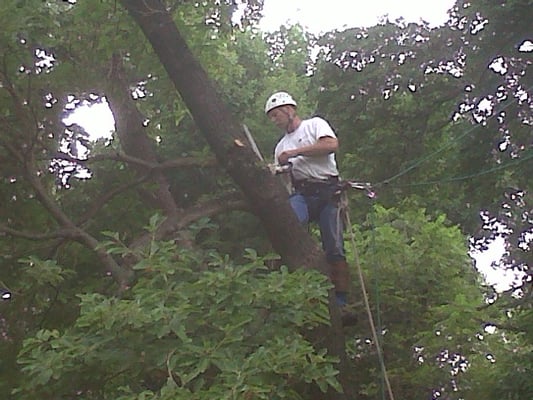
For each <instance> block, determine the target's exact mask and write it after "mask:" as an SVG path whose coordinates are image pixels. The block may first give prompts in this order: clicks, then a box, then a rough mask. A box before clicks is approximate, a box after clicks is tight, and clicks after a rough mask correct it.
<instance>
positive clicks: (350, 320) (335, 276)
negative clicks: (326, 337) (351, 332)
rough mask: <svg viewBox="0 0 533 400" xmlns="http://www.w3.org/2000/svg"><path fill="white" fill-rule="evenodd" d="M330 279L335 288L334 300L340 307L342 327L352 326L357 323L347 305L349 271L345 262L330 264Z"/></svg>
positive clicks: (355, 316)
mask: <svg viewBox="0 0 533 400" xmlns="http://www.w3.org/2000/svg"><path fill="white" fill-rule="evenodd" d="M330 266H331V269H330V279H331V282H332V283H333V286H334V287H335V299H336V300H337V304H338V305H339V307H340V312H341V321H342V325H343V326H353V325H355V323H356V322H357V315H356V314H355V312H354V310H353V309H352V308H351V307H350V306H349V305H348V291H349V287H350V271H349V267H348V263H347V262H346V260H339V261H335V262H332V263H330Z"/></svg>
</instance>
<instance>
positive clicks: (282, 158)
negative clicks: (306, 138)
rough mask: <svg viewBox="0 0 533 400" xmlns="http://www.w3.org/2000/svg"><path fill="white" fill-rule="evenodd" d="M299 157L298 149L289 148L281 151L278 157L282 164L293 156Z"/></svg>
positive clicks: (286, 162)
mask: <svg viewBox="0 0 533 400" xmlns="http://www.w3.org/2000/svg"><path fill="white" fill-rule="evenodd" d="M294 157H298V150H287V151H284V152H283V153H281V154H280V155H279V157H278V163H279V164H280V165H286V164H288V163H289V160H290V159H291V158H294Z"/></svg>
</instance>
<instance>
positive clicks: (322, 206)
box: [289, 184, 345, 263]
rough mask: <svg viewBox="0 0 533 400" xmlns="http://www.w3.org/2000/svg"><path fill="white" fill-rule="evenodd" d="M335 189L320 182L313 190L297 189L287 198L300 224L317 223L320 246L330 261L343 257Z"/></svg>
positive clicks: (341, 227) (339, 216)
mask: <svg viewBox="0 0 533 400" xmlns="http://www.w3.org/2000/svg"><path fill="white" fill-rule="evenodd" d="M335 191H336V187H335V185H328V184H320V185H317V186H316V189H315V188H313V190H309V191H308V190H305V191H298V190H297V191H296V193H294V194H293V195H292V196H290V198H289V201H290V204H291V206H292V209H293V210H294V212H295V213H296V216H297V217H298V220H299V221H300V222H301V223H302V224H308V223H309V222H317V223H318V226H319V228H320V239H321V242H322V248H323V249H324V252H325V253H326V258H327V260H328V262H330V263H332V262H335V261H340V260H344V259H345V255H344V238H343V234H342V233H343V224H342V218H341V215H340V208H339V204H338V199H337V198H336V195H335Z"/></svg>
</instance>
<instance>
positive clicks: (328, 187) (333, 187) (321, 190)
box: [293, 176, 342, 201]
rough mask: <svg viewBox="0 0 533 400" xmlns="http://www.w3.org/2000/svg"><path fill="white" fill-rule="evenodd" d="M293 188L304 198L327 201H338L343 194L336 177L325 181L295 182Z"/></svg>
mask: <svg viewBox="0 0 533 400" xmlns="http://www.w3.org/2000/svg"><path fill="white" fill-rule="evenodd" d="M293 186H294V189H295V190H296V191H297V192H299V193H301V194H303V195H304V196H317V197H320V198H321V199H323V200H327V201H331V200H333V201H338V199H340V195H341V193H342V185H341V183H340V181H339V178H338V177H336V176H335V177H331V178H329V179H324V180H312V179H309V180H301V181H296V180H295V181H293Z"/></svg>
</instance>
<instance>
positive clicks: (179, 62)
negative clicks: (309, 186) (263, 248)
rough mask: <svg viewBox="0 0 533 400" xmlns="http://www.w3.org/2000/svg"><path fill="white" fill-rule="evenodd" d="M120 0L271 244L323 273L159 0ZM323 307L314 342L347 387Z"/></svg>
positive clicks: (339, 342)
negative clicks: (331, 357)
mask: <svg viewBox="0 0 533 400" xmlns="http://www.w3.org/2000/svg"><path fill="white" fill-rule="evenodd" d="M122 4H123V5H124V7H125V8H126V9H127V10H128V12H129V13H130V15H131V16H132V17H133V18H134V20H135V21H136V22H137V24H138V25H139V26H140V28H141V29H142V31H143V32H144V34H145V36H146V37H147V39H148V41H149V42H150V44H151V45H152V47H153V49H154V51H155V53H156V54H157V56H158V57H159V59H160V61H161V63H162V64H163V66H164V68H165V69H166V71H167V73H168V75H169V77H170V79H171V80H172V82H173V83H174V86H175V87H176V89H177V90H178V92H179V93H180V95H181V97H182V98H183V100H184V101H185V103H186V104H187V107H188V108H189V110H190V112H191V114H192V116H193V118H194V120H195V122H196V124H197V125H198V127H199V128H200V131H201V132H202V133H203V135H204V136H205V138H206V140H207V142H208V143H209V145H210V147H211V149H212V151H213V152H214V153H215V155H216V157H217V159H218V161H219V163H220V165H221V166H223V167H224V168H225V169H226V171H227V172H228V174H229V175H230V176H231V177H232V178H233V180H234V181H235V182H236V184H237V185H238V186H239V187H240V188H241V190H242V191H243V193H244V195H245V197H246V198H247V200H248V202H249V203H250V205H251V207H252V209H253V210H254V213H255V214H256V215H257V216H258V218H259V219H260V220H261V222H262V224H263V226H264V227H265V230H266V232H267V234H268V236H269V239H270V241H271V243H272V245H273V247H274V249H275V250H276V251H277V252H278V253H279V254H280V255H281V257H282V258H283V260H284V262H285V263H287V265H288V266H289V267H290V268H292V269H294V268H299V267H303V268H314V269H318V270H320V271H321V272H323V273H326V274H327V273H328V271H329V267H328V265H327V262H326V259H325V256H324V254H323V251H322V249H321V248H320V246H319V245H318V243H317V242H316V241H315V240H314V239H313V238H312V237H311V236H310V235H309V234H308V232H307V231H306V230H305V229H304V227H303V226H301V225H300V224H299V222H298V220H297V219H296V216H295V215H294V213H293V211H292V209H291V207H290V205H289V202H288V200H287V192H286V190H285V189H284V188H283V186H282V185H281V183H280V182H279V181H278V180H277V179H275V178H274V177H273V176H272V175H271V173H270V171H269V170H268V168H267V167H266V166H265V165H261V164H260V163H259V162H258V160H257V158H256V156H255V154H254V153H253V151H252V149H251V146H249V145H248V144H247V143H248V142H247V139H246V136H245V134H244V131H243V128H242V126H241V124H240V123H239V122H238V120H237V119H236V118H235V117H234V116H232V114H231V112H230V111H229V109H228V108H227V107H226V105H225V104H224V103H223V102H222V100H221V97H220V96H218V94H217V90H216V89H215V85H214V84H213V83H212V82H211V80H210V79H209V77H208V75H207V73H206V72H205V70H204V69H203V68H202V66H201V65H200V63H199V62H198V61H197V59H196V58H195V57H194V55H193V54H192V52H191V50H190V49H189V47H188V46H187V44H186V42H185V40H184V39H183V38H182V36H181V34H180V32H179V31H178V29H177V27H176V25H175V24H174V22H173V20H172V17H171V15H170V14H169V13H168V12H167V11H166V9H165V7H164V5H163V4H162V3H161V1H160V0H122ZM329 308H330V315H331V316H332V318H331V319H332V325H331V327H321V328H320V329H319V330H317V331H316V332H314V334H313V337H314V338H315V339H314V343H315V345H317V346H320V347H326V348H327V349H328V351H329V353H330V354H331V355H335V356H337V357H339V359H340V360H341V368H340V381H341V384H342V385H343V387H344V390H345V392H347V391H348V390H349V385H347V384H346V383H347V382H348V379H347V378H348V377H347V375H348V374H347V373H346V368H344V367H345V363H346V356H345V350H344V335H343V332H342V325H341V322H340V316H339V310H338V307H337V306H336V304H335V299H334V296H333V295H332V294H331V293H330V307H329ZM347 394H348V393H347ZM350 397H351V396H350ZM314 398H316V399H319V398H324V399H337V398H338V399H344V398H345V395H344V394H337V393H326V394H321V395H319V396H315V397H314Z"/></svg>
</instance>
